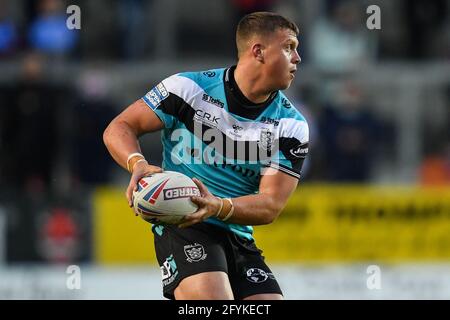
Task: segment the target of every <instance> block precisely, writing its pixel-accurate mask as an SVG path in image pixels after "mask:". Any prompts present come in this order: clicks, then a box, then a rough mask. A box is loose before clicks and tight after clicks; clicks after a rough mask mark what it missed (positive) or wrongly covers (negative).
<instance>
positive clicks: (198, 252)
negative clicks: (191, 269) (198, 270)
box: [184, 243, 207, 262]
mask: <svg viewBox="0 0 450 320" xmlns="http://www.w3.org/2000/svg"><path fill="white" fill-rule="evenodd" d="M184 254H186V257H187V259H186V260H187V261H188V262H199V261H201V260H205V259H206V256H207V254H206V252H205V248H203V246H202V245H201V244H198V243H194V244H189V245H187V246H184Z"/></svg>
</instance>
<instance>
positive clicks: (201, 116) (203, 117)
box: [194, 109, 220, 128]
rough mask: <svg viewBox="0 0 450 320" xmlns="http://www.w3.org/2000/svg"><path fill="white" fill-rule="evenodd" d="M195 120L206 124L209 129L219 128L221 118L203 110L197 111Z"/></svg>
mask: <svg viewBox="0 0 450 320" xmlns="http://www.w3.org/2000/svg"><path fill="white" fill-rule="evenodd" d="M194 120H196V121H198V122H201V123H204V124H206V125H207V126H209V127H213V128H217V126H218V124H219V120H220V118H218V117H216V116H215V115H213V114H211V113H208V112H206V111H204V110H202V109H197V110H195V115H194Z"/></svg>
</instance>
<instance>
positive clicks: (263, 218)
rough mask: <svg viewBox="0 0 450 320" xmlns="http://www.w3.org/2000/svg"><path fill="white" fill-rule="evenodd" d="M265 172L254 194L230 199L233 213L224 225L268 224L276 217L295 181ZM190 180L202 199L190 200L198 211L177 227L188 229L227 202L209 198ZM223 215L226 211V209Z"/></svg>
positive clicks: (273, 170)
mask: <svg viewBox="0 0 450 320" xmlns="http://www.w3.org/2000/svg"><path fill="white" fill-rule="evenodd" d="M268 170H270V171H267V172H266V174H265V175H264V176H262V177H261V181H260V185H259V193H258V194H255V195H248V196H242V197H238V198H233V199H232V202H233V206H234V212H233V215H232V216H231V218H229V219H228V220H227V222H230V223H236V224H242V225H263V224H270V223H272V222H273V221H274V220H275V219H276V218H277V217H278V216H279V215H280V213H281V211H282V210H283V208H284V207H285V205H286V203H287V201H288V199H289V197H290V196H291V194H292V193H293V192H294V190H295V189H296V187H297V183H298V179H297V178H295V177H292V176H290V175H288V174H286V173H284V172H282V171H278V170H275V169H272V168H269V169H268ZM193 180H194V182H195V183H196V184H197V186H198V188H199V189H200V192H201V195H202V196H201V197H191V200H192V201H193V202H194V203H196V204H197V205H198V206H199V209H198V211H197V212H195V213H193V214H191V215H188V216H186V217H185V221H184V223H182V224H181V225H180V227H189V226H191V225H193V224H195V223H199V222H201V221H203V220H206V219H207V218H209V217H211V216H215V215H216V213H217V212H218V211H219V210H220V207H221V202H223V204H227V203H228V202H227V200H223V199H219V198H217V197H215V196H214V195H212V194H211V193H210V192H209V190H208V189H207V188H206V187H205V185H204V184H203V183H202V182H201V181H200V180H198V179H195V178H194V179H193ZM225 212H228V209H227V210H225ZM219 218H220V217H219Z"/></svg>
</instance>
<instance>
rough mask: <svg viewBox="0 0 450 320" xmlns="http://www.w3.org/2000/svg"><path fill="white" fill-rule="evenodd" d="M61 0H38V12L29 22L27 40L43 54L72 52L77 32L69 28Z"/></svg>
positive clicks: (77, 36) (75, 43)
mask: <svg viewBox="0 0 450 320" xmlns="http://www.w3.org/2000/svg"><path fill="white" fill-rule="evenodd" d="M66 20H67V15H66V13H65V10H64V7H63V3H62V1H61V0H40V2H39V4H38V14H37V17H36V18H35V19H34V21H33V22H32V23H31V26H30V29H29V33H28V40H29V45H30V47H31V48H32V49H34V50H38V51H40V52H42V53H45V54H52V55H67V54H70V53H71V52H73V50H74V49H75V47H76V45H77V43H78V38H79V34H78V31H77V30H69V29H68V28H67V25H66Z"/></svg>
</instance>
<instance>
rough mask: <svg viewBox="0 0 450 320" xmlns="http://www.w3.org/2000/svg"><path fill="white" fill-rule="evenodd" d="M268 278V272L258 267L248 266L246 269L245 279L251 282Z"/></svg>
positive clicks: (259, 281)
mask: <svg viewBox="0 0 450 320" xmlns="http://www.w3.org/2000/svg"><path fill="white" fill-rule="evenodd" d="M267 278H269V274H268V273H267V272H265V271H264V270H261V269H259V268H250V269H248V270H247V280H248V281H250V282H253V283H261V282H264V281H266V280H267Z"/></svg>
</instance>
